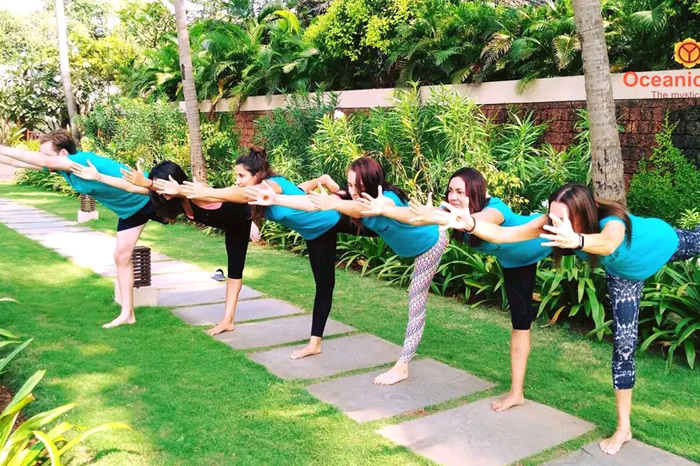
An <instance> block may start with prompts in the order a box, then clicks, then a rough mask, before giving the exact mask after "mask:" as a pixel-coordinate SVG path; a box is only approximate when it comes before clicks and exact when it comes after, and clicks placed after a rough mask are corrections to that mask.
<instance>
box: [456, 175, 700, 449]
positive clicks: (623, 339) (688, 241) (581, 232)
mask: <svg viewBox="0 0 700 466" xmlns="http://www.w3.org/2000/svg"><path fill="white" fill-rule="evenodd" d="M450 216H451V218H450V220H449V224H450V226H458V227H462V228H468V229H472V230H474V231H475V232H478V234H479V235H480V236H482V237H484V238H488V239H489V240H490V241H499V242H504V243H506V242H513V241H523V240H527V239H531V238H535V237H537V236H538V235H539V236H541V237H542V238H545V239H547V240H549V242H548V243H544V244H545V245H546V246H553V247H554V252H553V256H554V258H555V259H556V260H557V261H559V260H560V259H561V256H562V255H563V250H565V249H567V250H573V251H574V252H575V253H576V254H577V255H579V256H581V257H584V258H586V259H588V260H590V261H591V262H592V263H594V264H597V263H598V264H601V265H602V266H603V268H604V269H605V272H606V274H607V282H608V292H609V294H610V304H611V307H612V312H613V331H614V339H615V341H614V346H613V363H612V372H613V387H614V388H615V402H616V404H617V416H618V420H617V430H616V431H615V433H614V434H613V435H612V437H610V438H608V439H605V440H603V441H601V442H600V448H601V449H602V450H603V451H604V452H605V453H607V454H609V455H614V454H615V453H617V452H618V451H619V450H620V448H621V447H622V445H623V444H624V443H625V442H628V441H629V440H631V439H632V434H631V432H630V413H631V410H632V389H633V387H634V383H635V366H634V352H635V350H636V348H637V326H638V319H639V302H640V300H641V297H642V286H643V285H644V280H646V279H647V278H649V277H651V276H652V275H654V274H655V273H656V272H657V271H658V270H659V269H660V268H661V267H663V266H664V264H666V263H668V262H672V261H678V260H685V259H690V258H692V257H694V256H696V255H698V254H700V229H696V230H693V231H688V230H676V229H674V228H673V227H671V226H670V225H669V224H667V223H666V222H664V221H663V220H659V219H655V218H641V217H636V216H634V215H632V214H630V213H629V212H628V211H627V209H626V208H625V207H624V206H623V205H621V204H619V203H617V202H608V201H602V200H597V199H595V198H594V197H593V194H592V193H591V190H590V189H589V188H588V187H587V186H585V185H582V184H578V183H572V184H568V185H566V186H563V187H561V188H559V189H558V190H556V191H555V192H554V193H553V194H552V195H551V196H550V198H549V216H550V218H551V220H552V225H544V227H543V228H544V230H547V231H549V232H550V233H551V234H546V233H544V234H543V232H542V231H538V228H537V227H536V226H535V225H532V224H529V225H524V226H520V227H512V228H501V227H499V226H497V225H493V224H489V223H487V222H482V221H476V220H475V219H474V218H473V217H470V215H469V212H466V211H460V212H456V211H455V212H452V213H451V214H450ZM458 217H459V220H458Z"/></svg>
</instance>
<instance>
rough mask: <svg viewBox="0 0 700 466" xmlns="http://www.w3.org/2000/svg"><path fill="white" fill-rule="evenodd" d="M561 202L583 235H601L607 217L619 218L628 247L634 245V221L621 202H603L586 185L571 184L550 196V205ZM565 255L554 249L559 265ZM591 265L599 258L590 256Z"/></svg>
mask: <svg viewBox="0 0 700 466" xmlns="http://www.w3.org/2000/svg"><path fill="white" fill-rule="evenodd" d="M552 202H561V203H562V204H564V205H566V208H567V210H568V212H569V220H571V223H572V225H575V228H576V229H577V230H578V233H582V234H595V233H600V220H601V219H603V218H605V217H618V218H621V219H622V220H623V221H624V222H625V239H626V240H627V247H629V246H630V245H631V244H632V220H631V219H630V216H629V211H628V210H627V208H626V207H625V206H623V205H622V204H620V203H619V202H613V201H603V200H601V199H596V198H595V197H593V193H592V192H591V189H590V188H589V187H588V186H586V185H585V184H581V183H569V184H567V185H564V186H562V187H561V188H559V189H557V190H556V191H554V192H553V193H552V195H551V196H549V205H550V206H551V205H552ZM563 255H564V253H563V251H562V250H561V249H559V248H553V252H552V256H553V257H554V261H555V263H556V264H557V265H560V264H561V258H562V256H563ZM589 257H590V261H591V264H592V265H593V266H595V265H596V264H597V263H598V256H597V255H594V254H589Z"/></svg>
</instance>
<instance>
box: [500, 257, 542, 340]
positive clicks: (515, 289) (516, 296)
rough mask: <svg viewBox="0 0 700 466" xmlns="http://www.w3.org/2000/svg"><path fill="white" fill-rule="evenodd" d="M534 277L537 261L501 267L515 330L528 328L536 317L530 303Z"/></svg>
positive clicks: (533, 289) (535, 311) (535, 312)
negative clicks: (513, 266)
mask: <svg viewBox="0 0 700 466" xmlns="http://www.w3.org/2000/svg"><path fill="white" fill-rule="evenodd" d="M536 278H537V262H535V263H534V264H530V265H526V266H523V267H515V268H512V269H507V268H505V267H504V268H503V281H504V284H505V288H506V295H507V296H508V307H510V320H511V323H512V324H513V329H515V330H530V326H531V325H532V321H533V320H535V318H536V317H537V309H535V308H534V307H533V305H532V293H533V291H535V280H536Z"/></svg>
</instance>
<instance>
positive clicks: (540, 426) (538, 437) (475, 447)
mask: <svg viewBox="0 0 700 466" xmlns="http://www.w3.org/2000/svg"><path fill="white" fill-rule="evenodd" d="M436 388H437V387H436ZM494 399H496V398H488V399H484V400H479V401H476V402H474V403H469V404H466V405H464V406H460V407H458V408H454V409H449V410H447V411H443V412H440V413H437V414H433V415H431V416H427V417H423V418H420V419H415V420H413V421H408V422H404V423H402V424H397V425H393V426H388V427H385V428H383V429H380V430H378V431H377V432H379V433H380V434H381V435H383V436H385V437H387V438H389V439H390V440H393V441H394V442H396V443H398V444H401V445H404V446H406V447H408V448H410V449H411V450H413V451H414V452H415V453H418V454H420V455H423V456H425V457H426V458H429V459H431V460H433V461H435V462H436V463H438V464H443V465H449V466H505V465H508V464H511V463H514V462H516V461H518V460H520V459H523V458H526V457H528V456H532V455H534V454H535V453H538V452H541V451H543V450H546V449H548V448H551V447H554V446H556V445H559V444H561V443H564V442H566V441H568V440H571V439H573V438H575V437H579V436H581V435H583V434H585V433H586V432H588V431H589V430H592V429H593V428H595V426H594V425H593V424H591V423H589V422H586V421H583V420H581V419H578V418H576V417H573V416H570V415H568V414H566V413H563V412H561V411H557V410H556V409H553V408H550V407H549V406H545V405H542V404H539V403H535V402H533V401H527V402H526V403H525V404H524V405H522V406H518V407H515V408H512V409H509V410H508V411H505V412H502V413H497V412H495V411H493V410H492V409H491V402H492V401H493V400H494Z"/></svg>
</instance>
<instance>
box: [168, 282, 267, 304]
mask: <svg viewBox="0 0 700 466" xmlns="http://www.w3.org/2000/svg"><path fill="white" fill-rule="evenodd" d="M211 282H212V284H211V285H209V286H206V287H192V286H185V287H182V288H171V289H165V290H159V291H158V305H159V306H164V307H180V306H194V305H197V304H211V303H222V302H224V301H226V286H225V285H224V284H223V283H216V282H214V280H211ZM258 296H262V294H261V293H260V292H258V291H255V290H253V289H252V288H249V287H247V286H245V285H243V288H241V294H240V295H239V296H238V299H239V300H242V299H250V298H257V297H258Z"/></svg>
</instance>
